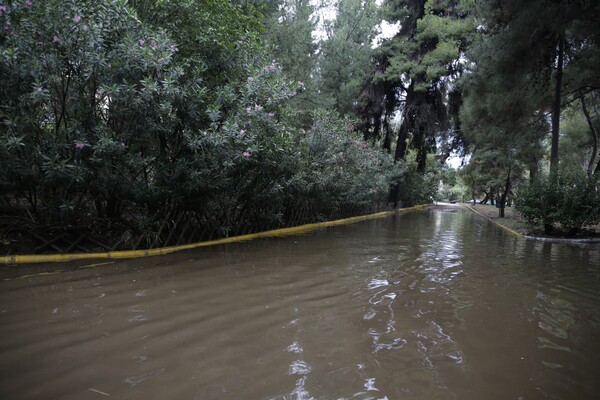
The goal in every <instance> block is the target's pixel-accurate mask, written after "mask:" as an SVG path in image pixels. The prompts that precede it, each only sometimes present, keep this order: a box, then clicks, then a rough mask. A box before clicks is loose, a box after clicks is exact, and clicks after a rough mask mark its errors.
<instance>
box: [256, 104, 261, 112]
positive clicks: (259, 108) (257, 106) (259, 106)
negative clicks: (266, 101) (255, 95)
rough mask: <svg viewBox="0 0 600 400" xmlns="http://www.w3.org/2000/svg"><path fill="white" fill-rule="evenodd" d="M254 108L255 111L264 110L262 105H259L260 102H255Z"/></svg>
mask: <svg viewBox="0 0 600 400" xmlns="http://www.w3.org/2000/svg"><path fill="white" fill-rule="evenodd" d="M254 110H255V111H260V110H262V106H261V105H259V104H254Z"/></svg>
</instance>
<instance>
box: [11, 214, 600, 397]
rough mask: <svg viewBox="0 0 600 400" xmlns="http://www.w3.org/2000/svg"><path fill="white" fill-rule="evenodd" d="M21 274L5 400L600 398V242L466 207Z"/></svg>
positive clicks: (14, 288) (14, 284) (14, 283)
mask: <svg viewBox="0 0 600 400" xmlns="http://www.w3.org/2000/svg"><path fill="white" fill-rule="evenodd" d="M87 264H92V262H87ZM18 268H19V269H15V268H11V269H8V268H2V269H1V270H0V278H2V279H4V280H2V281H0V328H1V331H0V372H1V373H0V399H103V398H114V399H236V400H239V399H388V400H394V399H591V398H597V396H598V393H599V392H600V380H599V379H598V378H599V377H600V375H599V374H600V372H598V371H600V246H598V245H585V246H577V245H567V244H562V243H561V244H551V243H543V242H535V241H527V240H523V239H518V238H515V237H513V236H511V235H510V234H507V233H506V232H504V231H502V230H500V229H499V228H497V227H496V226H494V225H492V224H491V223H489V222H487V221H485V220H483V219H481V218H479V217H477V216H474V215H473V214H471V213H470V212H468V211H463V210H457V209H446V210H444V209H441V210H440V209H438V210H429V211H422V212H414V213H408V214H404V215H398V216H395V217H391V218H387V219H380V220H372V221H366V222H361V223H357V224H352V225H347V226H341V227H337V228H330V229H327V230H323V231H318V232H315V233H311V234H307V235H302V236H292V237H286V238H273V239H264V240H258V241H253V242H247V243H240V244H234V245H228V246H221V247H214V248H210V249H202V250H195V251H190V252H185V253H178V254H175V255H170V256H163V257H155V258H147V259H138V260H131V261H118V262H114V263H112V264H108V265H103V266H100V267H96V268H85V269H78V268H76V267H74V266H73V265H70V266H69V265H60V264H57V265H54V266H50V267H44V268H45V270H46V271H52V270H57V269H63V270H66V271H65V272H61V273H57V274H50V275H41V276H39V275H37V276H30V277H25V278H23V279H13V278H15V277H16V276H18V275H23V274H27V273H31V272H34V271H37V272H39V267H36V268H34V269H30V268H24V267H18Z"/></svg>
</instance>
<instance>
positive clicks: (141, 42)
mask: <svg viewBox="0 0 600 400" xmlns="http://www.w3.org/2000/svg"><path fill="white" fill-rule="evenodd" d="M138 44H139V45H140V46H143V45H145V44H146V40H145V39H144V38H141V39H140V40H138Z"/></svg>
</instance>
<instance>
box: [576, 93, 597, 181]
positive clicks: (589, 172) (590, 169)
mask: <svg viewBox="0 0 600 400" xmlns="http://www.w3.org/2000/svg"><path fill="white" fill-rule="evenodd" d="M580 99H581V108H582V109H583V114H584V115H585V119H586V120H587V123H588V126H589V127H590V134H591V135H592V155H591V157H590V162H589V163H588V166H587V175H588V178H591V177H592V174H593V173H594V163H595V161H596V154H597V153H598V132H596V127H594V124H593V122H592V118H591V117H590V113H589V111H588V109H587V106H586V105H585V95H584V94H582V95H581V97H580ZM599 165H600V164H599ZM597 171H598V168H596V172H597Z"/></svg>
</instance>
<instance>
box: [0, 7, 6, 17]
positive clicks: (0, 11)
mask: <svg viewBox="0 0 600 400" xmlns="http://www.w3.org/2000/svg"><path fill="white" fill-rule="evenodd" d="M5 12H6V6H4V5H0V15H3V14H4V13H5Z"/></svg>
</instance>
